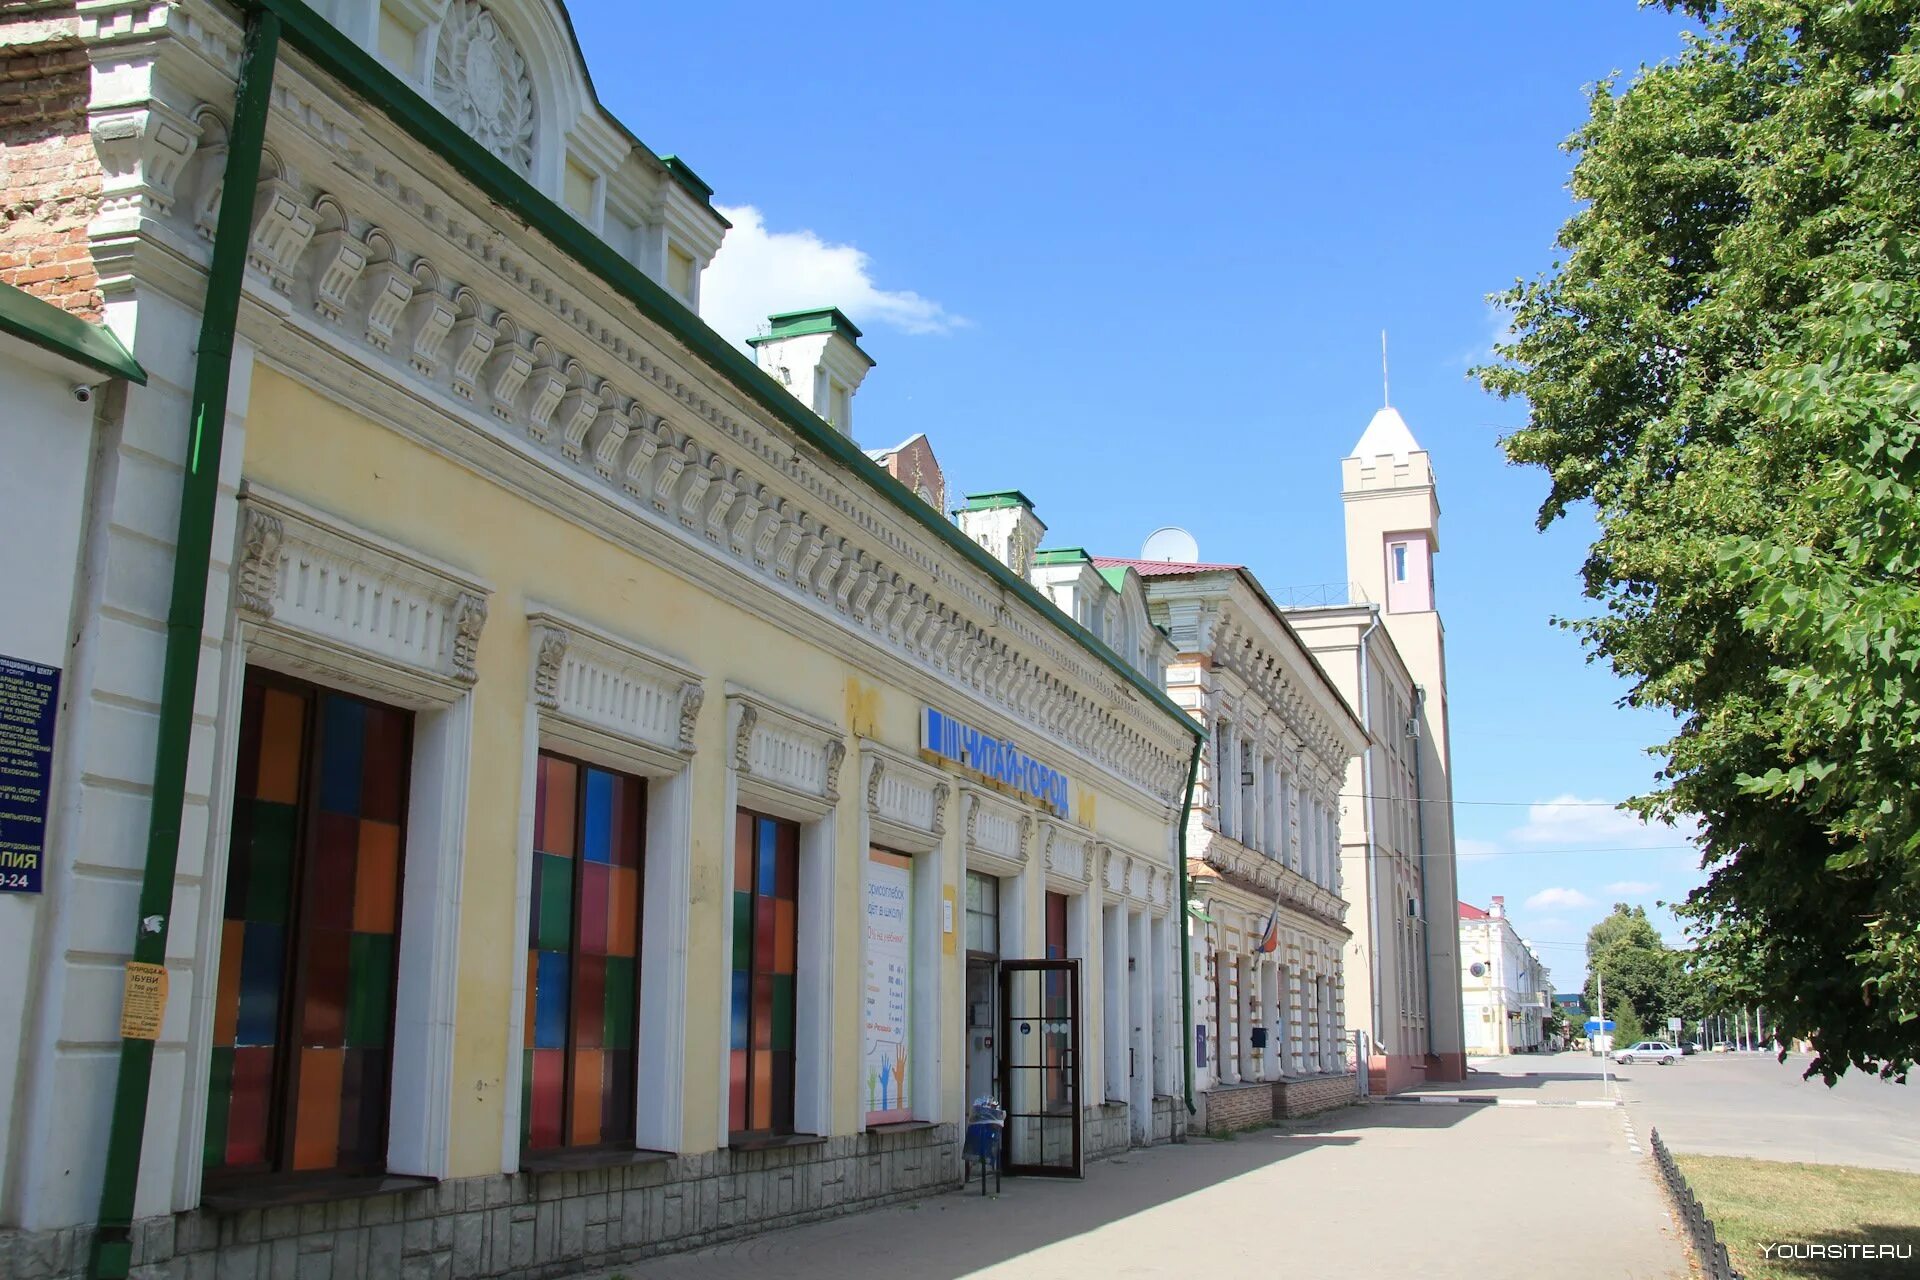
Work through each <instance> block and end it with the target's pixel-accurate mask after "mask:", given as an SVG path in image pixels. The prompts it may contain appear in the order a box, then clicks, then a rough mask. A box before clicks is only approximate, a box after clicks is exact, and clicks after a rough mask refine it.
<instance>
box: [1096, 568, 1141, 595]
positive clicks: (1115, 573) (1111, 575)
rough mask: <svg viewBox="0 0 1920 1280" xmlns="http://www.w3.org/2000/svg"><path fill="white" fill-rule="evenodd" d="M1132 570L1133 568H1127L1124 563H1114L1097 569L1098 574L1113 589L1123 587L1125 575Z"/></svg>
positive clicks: (1119, 589) (1121, 588) (1118, 589)
mask: <svg viewBox="0 0 1920 1280" xmlns="http://www.w3.org/2000/svg"><path fill="white" fill-rule="evenodd" d="M1132 572H1133V570H1131V569H1129V568H1127V567H1126V566H1125V565H1115V566H1112V567H1110V568H1106V569H1101V570H1100V571H1099V573H1100V576H1101V577H1103V578H1105V579H1106V580H1107V585H1108V586H1110V587H1112V588H1113V589H1114V590H1115V591H1122V590H1124V589H1125V586H1124V584H1125V582H1126V580H1127V575H1128V574H1129V573H1132Z"/></svg>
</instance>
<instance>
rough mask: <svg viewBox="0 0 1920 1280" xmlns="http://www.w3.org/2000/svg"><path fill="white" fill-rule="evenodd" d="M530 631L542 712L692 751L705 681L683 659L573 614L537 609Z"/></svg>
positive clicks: (618, 736)
mask: <svg viewBox="0 0 1920 1280" xmlns="http://www.w3.org/2000/svg"><path fill="white" fill-rule="evenodd" d="M527 625H528V627H529V628H531V631H532V645H531V648H532V652H533V664H532V668H533V669H532V672H531V676H530V679H531V682H532V692H533V699H534V701H535V702H536V703H537V704H538V705H539V706H540V708H541V709H542V710H543V711H544V712H546V713H548V715H549V717H551V718H557V719H559V720H562V721H565V722H568V723H570V724H573V725H576V726H579V727H580V728H583V729H587V730H591V731H593V732H595V733H598V734H602V735H605V737H606V738H608V739H611V740H613V741H615V742H618V743H624V744H632V745H638V746H642V747H646V748H649V749H651V750H652V751H653V752H656V753H659V754H660V755H661V756H663V757H687V756H691V755H692V754H693V750H694V740H693V730H694V728H695V725H696V723H697V721H698V719H699V715H700V706H701V703H702V701H703V700H704V698H705V697H706V686H705V685H704V683H702V680H701V677H700V675H699V673H697V672H696V671H694V670H693V669H692V668H691V667H689V666H687V665H686V664H685V663H683V662H680V661H678V660H677V659H674V658H670V657H668V656H666V655H665V654H662V653H658V652H656V651H655V650H653V649H650V648H648V647H647V646H645V645H642V644H639V643H637V642H635V641H631V640H626V639H623V638H621V637H619V636H616V635H614V634H612V633H611V632H609V631H605V630H603V629H600V628H598V627H595V626H592V625H591V624H588V623H586V622H583V621H581V620H580V619H578V618H575V617H572V616H569V615H566V614H562V613H558V612H556V611H554V610H551V609H547V608H544V607H536V608H534V609H533V610H531V611H530V612H529V613H528V614H527Z"/></svg>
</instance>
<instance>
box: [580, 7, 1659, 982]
mask: <svg viewBox="0 0 1920 1280" xmlns="http://www.w3.org/2000/svg"><path fill="white" fill-rule="evenodd" d="M570 7H571V10H572V13H573V16H574V20H575V23H576V26H577V28H578V31H579V34H580V37H581V40H582V43H583V45H584V46H585V48H586V51H587V57H588V62H589V66H590V69H591V70H592V72H593V75H594V77H595V80H596V83H597V85H598V88H599V90H600V93H601V95H602V99H603V101H604V102H605V104H606V105H607V106H608V107H609V108H610V109H611V110H612V111H613V112H614V113H615V114H617V115H619V116H620V117H621V118H622V119H623V120H624V121H625V122H626V123H627V124H628V125H629V126H631V127H632V128H633V129H634V131H635V132H636V133H638V134H639V135H640V136H641V137H642V138H644V139H646V141H647V142H648V144H649V145H650V146H652V147H653V148H654V149H655V150H656V151H659V152H661V153H668V152H672V153H677V154H678V155H680V156H681V157H682V158H684V159H685V160H686V161H687V162H688V163H689V164H691V165H692V166H693V167H694V168H695V169H696V170H698V171H699V173H700V174H701V176H702V177H704V178H705V179H706V180H707V181H708V182H709V183H711V184H712V186H713V187H714V189H715V202H716V203H717V204H719V205H721V206H723V207H724V208H727V209H728V210H729V211H730V213H731V216H732V217H733V218H734V221H735V223H736V224H737V229H736V232H735V235H734V238H733V242H732V243H730V244H729V245H728V246H727V247H726V248H723V250H722V259H721V263H720V264H719V265H717V266H716V268H715V270H714V272H713V273H712V274H711V275H710V277H709V286H708V293H709V298H708V301H709V304H710V305H709V307H708V308H707V314H708V318H709V320H710V321H712V322H714V323H715V324H716V327H718V328H721V330H722V332H729V336H735V337H739V336H744V334H745V333H746V332H748V331H749V330H748V329H746V328H745V327H744V326H746V325H748V324H750V322H751V316H752V315H753V314H755V313H756V312H764V311H765V310H767V309H779V308H783V307H801V306H813V305H820V304H824V303H834V304H838V305H840V306H842V307H843V308H846V309H848V310H849V311H850V313H851V314H852V315H853V316H854V318H855V320H856V321H857V322H859V323H860V324H861V325H862V327H863V328H864V329H865V330H866V339H865V343H864V345H865V346H866V348H867V349H868V351H869V352H871V353H872V354H873V356H874V357H875V358H876V359H877V360H878V362H879V364H878V367H877V368H876V369H875V370H874V371H873V373H872V374H871V375H870V376H869V378H868V380H867V382H866V385H865V386H864V387H863V388H862V390H861V392H860V395H859V399H858V401H857V403H856V407H855V414H854V421H855V427H856V431H855V434H856V435H857V436H858V437H859V438H860V440H861V442H862V443H863V444H865V445H866V446H868V447H876V446H879V445H883V444H890V443H894V442H896V441H899V440H901V439H904V438H905V437H907V436H909V435H911V434H912V433H914V432H916V431H925V432H926V433H927V434H928V435H929V437H930V438H931V439H932V441H933V444H934V447H935V449H936V450H937V451H938V453H939V455H940V458H941V460H942V463H943V464H944V466H945V467H946V469H947V473H948V478H949V482H950V485H951V486H952V488H953V491H954V492H966V491H969V490H978V489H999V488H1008V487H1018V488H1020V489H1022V490H1024V491H1025V492H1027V493H1028V494H1030V495H1032V496H1033V498H1034V500H1035V502H1036V504H1037V506H1038V508H1039V513H1040V515H1041V517H1042V518H1043V519H1044V520H1046V522H1047V523H1048V525H1049V526H1050V530H1051V532H1050V535H1049V541H1050V542H1051V543H1052V544H1053V545H1056V546H1072V545H1080V546H1085V547H1088V548H1089V549H1092V550H1094V551H1096V552H1100V553H1106V554H1115V555H1130V554H1134V552H1135V551H1136V550H1137V548H1138V547H1139V545H1140V541H1141V539H1142V537H1143V536H1144V535H1145V534H1146V533H1147V532H1148V531H1150V530H1151V529H1153V528H1154V527H1156V526H1158V525H1162V524H1169V523H1173V524H1181V525H1184V526H1186V527H1187V528H1188V529H1190V530H1192V531H1193V532H1194V534H1195V535H1196V537H1197V538H1198V540H1199V543H1200V549H1201V554H1202V556H1203V558H1206V559H1211V560H1229V561H1237V562H1242V563H1245V564H1248V565H1250V566H1251V567H1252V568H1253V569H1254V571H1255V572H1256V573H1257V574H1258V575H1259V577H1260V578H1261V580H1262V581H1263V582H1265V583H1266V584H1267V585H1268V586H1269V587H1270V588H1274V589H1276V590H1277V589H1282V588H1286V587H1289V586H1294V585H1303V584H1312V583H1323V582H1334V581H1339V580H1342V579H1344V577H1345V568H1344V565H1343V563H1342V561H1343V556H1344V551H1343V543H1342V528H1341V512H1340V501H1339V459H1340V458H1341V456H1342V455H1343V454H1345V453H1346V452H1347V450H1348V449H1349V448H1350V447H1351V446H1352V444H1353V443H1354V441H1355V440H1356V439H1357V438H1358V436H1359V434H1360V431H1361V429H1362V428H1363V427H1364V426H1365V424H1366V421H1367V418H1368V417H1369V415H1370V414H1371V413H1372V412H1373V410H1374V409H1375V408H1376V407H1377V406H1378V405H1379V403H1380V355H1379V333H1380V330H1381V329H1382V328H1385V329H1387V330H1388V331H1389V332H1390V335H1391V350H1392V373H1393V400H1394V403H1395V404H1396V405H1397V406H1398V407H1399V408H1400V410H1401V411H1402V413H1403V414H1404V415H1405V417H1406V418H1407V421H1408V422H1409V424H1410V425H1411V426H1412V428H1413V430H1414V432H1415V434H1416V435H1417V436H1418V437H1419V439H1420V441H1421V443H1422V444H1423V445H1425V446H1426V447H1427V448H1428V449H1429V450H1430V451H1431V453H1432V455H1433V458H1434V465H1435V468H1436V470H1437V472H1438V476H1439V482H1440V497H1441V503H1442V506H1443V508H1444V512H1445V514H1444V517H1443V522H1442V542H1441V552H1440V555H1439V557H1438V559H1437V562H1436V564H1437V573H1438V578H1439V592H1440V596H1439V600H1440V606H1441V609H1442V612H1443V615H1444V617H1445V619H1446V625H1447V631H1448V647H1449V659H1450V684H1451V690H1452V709H1453V716H1454V722H1453V751H1454V757H1455V777H1454V791H1455V796H1456V799H1457V800H1458V801H1459V802H1460V804H1459V807H1458V810H1457V812H1458V831H1459V835H1460V837H1461V850H1462V854H1463V862H1462V866H1461V871H1460V883H1461V893H1462V896H1463V897H1465V898H1467V899H1468V900H1469V901H1472V902H1476V903H1478V904H1480V905H1483V906H1484V905H1486V902H1487V899H1488V898H1489V897H1490V896H1491V895H1493V894H1496V893H1500V894H1504V895H1505V897H1506V899H1507V902H1508V908H1509V912H1510V914H1512V915H1513V916H1514V917H1515V919H1516V923H1517V924H1518V925H1519V926H1520V928H1521V931H1522V932H1523V933H1524V934H1526V935H1528V936H1530V937H1532V938H1534V939H1535V940H1536V941H1537V942H1538V943H1539V944H1540V950H1541V954H1542V957H1543V959H1544V960H1545V961H1546V962H1547V963H1548V965H1549V966H1550V967H1551V968H1552V969H1553V970H1554V974H1555V982H1556V985H1557V986H1560V987H1561V988H1563V989H1566V988H1571V987H1572V986H1574V985H1576V984H1577V983H1578V981H1579V979H1580V974H1581V970H1582V968H1583V966H1582V963H1581V954H1580V951H1579V946H1578V944H1579V943H1580V942H1581V941H1582V940H1583V939H1584V938H1585V936H1586V930H1587V928H1588V927H1589V926H1590V925H1591V924H1592V923H1593V921H1594V920H1596V919H1598V918H1599V916H1600V915H1601V914H1604V912H1605V910H1606V907H1607V904H1609V903H1611V902H1612V901H1614V900H1615V899H1616V898H1624V899H1626V900H1629V901H1634V902H1642V903H1645V904H1646V905H1647V906H1648V907H1649V909H1650V910H1651V909H1652V907H1653V903H1654V902H1655V901H1656V900H1657V899H1660V898H1676V897H1679V896H1681V895H1683V894H1684V893H1685V891H1686V890H1687V889H1688V888H1689V887H1691V885H1692V884H1693V883H1694V882H1695V880H1696V878H1697V872H1696V871H1695V870H1694V867H1695V859H1694V857H1693V855H1692V854H1691V853H1690V852H1689V851H1688V850H1687V849H1686V848H1684V847H1683V844H1684V842H1683V840H1682V838H1681V837H1680V836H1678V835H1675V834H1674V833H1672V832H1670V831H1665V830H1656V831H1651V832H1650V831H1647V830H1645V829H1643V828H1641V827H1639V826H1638V825H1637V824H1635V823H1633V822H1631V821H1629V820H1627V819H1625V818H1623V817H1621V816H1620V815H1618V814H1616V813H1614V812H1613V811H1611V810H1609V809H1608V808H1605V807H1601V806H1594V805H1591V804H1589V805H1563V806H1559V807H1539V808H1533V807H1529V806H1530V805H1533V804H1535V803H1537V802H1544V801H1551V800H1555V799H1573V800H1579V801H1587V802H1592V801H1613V800H1618V799H1619V798H1621V797H1623V796H1626V795H1629V794H1631V793H1633V792H1634V791H1636V790H1638V789H1640V788H1643V787H1645V786H1646V785H1647V784H1648V783H1649V782H1650V780H1651V772H1652V767H1653V766H1652V763H1651V762H1650V761H1649V759H1648V758H1647V757H1646V755H1645V754H1644V751H1643V748H1644V747H1645V746H1646V745H1648V744H1649V743H1651V742H1654V741H1657V740H1659V739H1660V738H1661V737H1662V736H1664V735H1663V731H1662V726H1661V723H1660V721H1659V720H1658V719H1657V718H1656V717H1653V716H1650V715H1646V714H1636V713H1629V712H1626V711H1621V710H1618V709H1616V707H1615V705H1614V704H1615V701H1616V699H1617V698H1618V697H1619V695H1620V693H1621V692H1622V686H1621V685H1620V684H1619V682H1618V681H1617V680H1615V679H1614V677H1613V676H1612V675H1611V674H1610V673H1608V672H1606V671H1604V670H1602V669H1599V668H1595V667H1591V666H1588V665H1587V664H1586V663H1585V661H1584V656H1583V654H1582V652H1581V650H1580V648H1579V646H1578V645H1577V644H1576V642H1575V641H1574V640H1573V639H1572V638H1571V637H1570V636H1568V635H1566V634H1565V633H1563V632H1560V631H1558V630H1556V629H1555V628H1553V627H1552V626H1551V625H1550V624H1549V621H1548V620H1549V618H1550V617H1551V616H1553V615H1555V614H1577V613H1580V612H1582V611H1583V604H1584V602H1583V601H1582V600H1581V598H1580V595H1579V586H1578V581H1577V577H1576V573H1577V570H1578V567H1579V564H1580V560H1581V558H1582V555H1583V553H1584V550H1585V547H1586V543H1587V541H1588V539H1589V536H1590V532H1591V530H1590V526H1589V525H1588V524H1587V522H1586V519H1585V517H1584V516H1583V515H1582V516H1577V517H1576V518H1575V519H1573V520H1570V521H1567V522H1564V523H1563V524H1561V525H1559V526H1557V527H1556V528H1555V529H1554V530H1552V531H1551V532H1550V533H1548V534H1546V535H1541V534H1538V533H1536V532H1535V531H1534V529H1533V515H1534V511H1535V508H1536V506H1537V504H1538V502H1539V499H1540V497H1541V495H1542V493H1543V491H1544V487H1545V482H1544V479H1543V478H1542V476H1541V475H1539V474H1538V473H1537V472H1531V471H1522V470H1516V469H1512V468H1509V467H1507V466H1506V465H1505V464H1504V462H1503V460H1502V457H1501V455H1500V453H1499V451H1498V449H1497V447H1496V441H1497V440H1498V438H1499V436H1500V435H1501V434H1502V433H1503V432H1504V431H1507V430H1510V429H1512V428H1513V427H1514V426H1517V425H1519V424H1520V423H1521V422H1522V421H1523V420H1524V408H1523V407H1522V406H1519V405H1506V404H1501V403H1499V402H1498V401H1496V400H1494V399H1492V398H1491V397H1489V396H1487V395H1485V394H1483V393H1482V392H1481V391H1480V390H1479V389H1478V387H1477V385H1476V384H1474V383H1472V382H1471V381H1469V380H1468V379H1467V378H1466V376H1465V374H1466V369H1467V367H1468V366H1469V364H1471V363H1472V362H1474V361H1475V360H1477V359H1480V358H1482V357H1484V356H1485V354H1486V353H1487V351H1488V348H1489V346H1490V344H1491V343H1492V341H1493V339H1494V336H1495V334H1496V333H1497V332H1498V330H1499V329H1500V328H1501V327H1502V324H1503V322H1502V320H1501V318H1500V317H1499V316H1498V315H1497V314H1496V313H1495V312H1494V311H1492V310H1491V309H1490V308H1489V307H1488V305H1487V304H1486V302H1485V301H1484V295H1485V294H1486V293H1488V292H1489V291H1492V290H1496V289H1499V288H1501V287H1503V286H1504V285H1506V284H1508V283H1510V282H1511V281H1512V280H1513V278H1514V277H1515V276H1517V275H1521V274H1532V273H1535V272H1537V271H1540V270H1543V269H1545V268H1546V267H1547V265H1548V264H1549V263H1550V261H1551V250H1552V238H1553V234H1554V231H1555V230H1556V228H1557V227H1558V226H1559V225H1560V223H1561V222H1562V221H1563V220H1564V219H1565V217H1566V216H1567V214H1568V213H1569V212H1570V211H1571V207H1572V206H1571V203H1570V197H1569V196H1568V194H1567V191H1566V186H1565V183H1566V175H1567V170H1568V166H1569V164H1570V158H1569V157H1568V156H1567V155H1566V154H1565V153H1564V152H1562V151H1561V150H1560V147H1559V144H1560V142H1561V140H1562V139H1563V138H1565V137H1566V136H1567V135H1568V134H1569V133H1571V132H1572V131H1573V130H1574V129H1575V128H1576V127H1577V126H1578V125H1579V123H1580V122H1581V121H1582V120H1583V119H1584V118H1585V114H1586V111H1585V99H1584V86H1586V85H1589V84H1591V83H1593V82H1595V81H1596V80H1599V79H1602V78H1604V77H1606V76H1608V75H1610V74H1612V73H1614V72H1616V71H1625V72H1630V71H1632V70H1633V69H1634V68H1636V67H1638V66H1639V65H1641V64H1642V63H1646V62H1655V61H1658V60H1661V59H1664V58H1667V57H1670V56H1672V55H1673V54H1674V53H1675V52H1676V51H1677V49H1678V45H1679V41H1678V33H1679V31H1680V30H1681V29H1682V27H1681V23H1679V22H1678V21H1677V20H1676V19H1674V18H1672V17H1670V16H1669V15H1667V14H1665V13H1664V12H1661V11H1657V10H1652V11H1642V10H1639V9H1637V8H1636V7H1635V6H1634V5H1633V4H1632V3H1630V2H1629V0H1554V2H1553V3H1550V4H1541V3H1538V0H1525V2H1522V0H1480V2H1478V3H1475V4H1472V5H1467V6H1456V5H1434V4H1428V3H1411V2H1408V0H1383V2H1381V3H1375V4H1371V5H1312V6H1275V5H1260V6H1227V5H1205V4H1203V5H1181V6H1170V5H1138V4H1105V5H1100V6H1092V5H1083V4H1057V5H1047V4H1026V5H1019V6H1015V5H1005V4H993V3H974V4H966V5H958V4H943V3H931V4H920V5H900V4H893V3H887V4H880V3H838V4H824V5H820V6H816V7H813V8H810V9H807V10H805V11H803V12H790V13H787V14H786V15H785V16H784V17H782V16H778V11H776V10H774V9H770V8H768V7H767V6H765V5H743V4H734V3H707V4H702V5H697V6H684V5H683V6H674V5H644V6H639V5H631V4H628V3H623V2H619V0H574V2H573V3H572V5H571V6H570ZM729 253H732V254H734V259H733V262H732V263H731V264H730V265H729V264H728V262H727V255H728V254H729ZM1471 802H1498V803H1471ZM1657 918H1658V919H1659V920H1660V921H1661V923H1662V927H1663V928H1664V929H1665V931H1666V932H1667V933H1668V935H1669V937H1670V939H1674V940H1677V938H1678V933H1677V931H1676V930H1675V929H1674V928H1673V927H1672V924H1671V921H1670V920H1669V919H1668V918H1666V917H1665V916H1664V914H1661V915H1659V916H1657ZM1568 944H1571V945H1568Z"/></svg>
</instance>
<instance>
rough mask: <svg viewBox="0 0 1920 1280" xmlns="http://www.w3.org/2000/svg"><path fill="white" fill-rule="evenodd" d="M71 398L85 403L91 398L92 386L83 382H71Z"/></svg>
mask: <svg viewBox="0 0 1920 1280" xmlns="http://www.w3.org/2000/svg"><path fill="white" fill-rule="evenodd" d="M73 398H74V399H75V400H78V401H79V402H80V403H81V404H86V403H88V402H89V401H91V400H92V399H93V388H92V387H90V386H88V385H87V384H86V383H84V382H76V383H74V384H73Z"/></svg>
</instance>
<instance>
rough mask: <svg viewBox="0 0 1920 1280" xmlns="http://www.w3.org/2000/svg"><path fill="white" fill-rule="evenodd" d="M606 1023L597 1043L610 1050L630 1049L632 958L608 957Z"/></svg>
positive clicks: (631, 1036)
mask: <svg viewBox="0 0 1920 1280" xmlns="http://www.w3.org/2000/svg"><path fill="white" fill-rule="evenodd" d="M606 984H607V985H606V992H607V994H606V1021H605V1023H604V1027H603V1030H602V1031H601V1035H600V1043H601V1044H603V1045H605V1046H606V1047H607V1048H609V1049H631V1048H632V1047H633V957H632V956H608V957H607V977H606Z"/></svg>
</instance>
